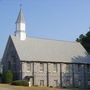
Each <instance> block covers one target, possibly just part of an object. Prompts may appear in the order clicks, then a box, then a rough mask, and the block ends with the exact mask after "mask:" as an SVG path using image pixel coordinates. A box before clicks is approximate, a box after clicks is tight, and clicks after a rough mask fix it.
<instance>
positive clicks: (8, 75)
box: [3, 70, 13, 83]
mask: <svg viewBox="0 0 90 90" xmlns="http://www.w3.org/2000/svg"><path fill="white" fill-rule="evenodd" d="M3 81H4V83H11V82H12V81H13V73H12V71H10V70H8V71H6V72H4V73H3Z"/></svg>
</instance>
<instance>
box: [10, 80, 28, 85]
mask: <svg viewBox="0 0 90 90" xmlns="http://www.w3.org/2000/svg"><path fill="white" fill-rule="evenodd" d="M11 85H16V86H29V84H28V82H27V81H25V80H16V81H13V82H12V83H11Z"/></svg>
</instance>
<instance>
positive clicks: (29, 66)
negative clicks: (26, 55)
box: [27, 63, 31, 71]
mask: <svg viewBox="0 0 90 90" xmlns="http://www.w3.org/2000/svg"><path fill="white" fill-rule="evenodd" d="M27 71H31V63H27Z"/></svg>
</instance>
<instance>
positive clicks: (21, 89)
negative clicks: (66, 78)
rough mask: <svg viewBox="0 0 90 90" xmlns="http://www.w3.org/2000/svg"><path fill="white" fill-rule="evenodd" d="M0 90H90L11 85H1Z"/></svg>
mask: <svg viewBox="0 0 90 90" xmlns="http://www.w3.org/2000/svg"><path fill="white" fill-rule="evenodd" d="M0 88H6V89H10V90H90V89H78V88H77V89H73V88H72V89H71V88H70V89H66V88H65V89H57V88H49V87H28V86H14V85H9V84H0Z"/></svg>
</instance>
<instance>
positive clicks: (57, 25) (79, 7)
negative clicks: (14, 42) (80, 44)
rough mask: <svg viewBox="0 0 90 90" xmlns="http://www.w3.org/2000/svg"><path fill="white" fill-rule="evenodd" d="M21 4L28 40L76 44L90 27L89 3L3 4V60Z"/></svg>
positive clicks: (29, 0)
mask: <svg viewBox="0 0 90 90" xmlns="http://www.w3.org/2000/svg"><path fill="white" fill-rule="evenodd" d="M20 4H22V9H23V12H24V16H25V20H26V32H27V35H28V37H40V38H49V39H55V40H65V41H75V40H76V38H77V37H78V36H79V35H80V34H82V33H83V34H85V33H86V32H87V31H89V29H88V28H89V27H90V0H0V57H2V55H3V51H4V49H5V46H6V43H7V40H8V37H9V35H13V34H14V31H15V29H16V25H15V22H16V19H17V16H18V13H19V10H20Z"/></svg>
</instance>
